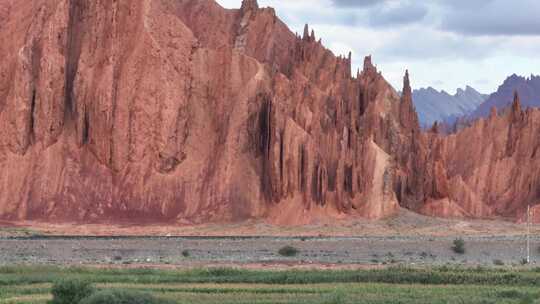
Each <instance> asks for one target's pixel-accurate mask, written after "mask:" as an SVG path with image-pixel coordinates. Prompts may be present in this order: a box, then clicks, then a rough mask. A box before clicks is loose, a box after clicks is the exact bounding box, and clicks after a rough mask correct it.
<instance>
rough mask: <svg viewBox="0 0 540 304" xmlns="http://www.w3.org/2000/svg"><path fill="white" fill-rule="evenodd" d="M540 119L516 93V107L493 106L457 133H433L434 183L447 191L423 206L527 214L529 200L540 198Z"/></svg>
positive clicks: (433, 211) (444, 212) (428, 210)
mask: <svg viewBox="0 0 540 304" xmlns="http://www.w3.org/2000/svg"><path fill="white" fill-rule="evenodd" d="M539 122H540V111H538V110H532V109H528V110H527V111H523V110H522V109H521V104H520V101H519V96H518V95H517V94H515V97H514V102H513V104H512V107H511V108H509V109H507V110H506V111H505V112H503V113H501V114H500V115H497V111H496V110H495V109H493V110H492V113H491V115H490V117H489V118H487V119H480V120H479V121H477V122H475V123H474V124H473V125H472V126H471V127H468V128H465V129H463V130H462V131H460V132H458V133H457V134H452V135H449V136H447V137H442V136H440V135H438V134H436V133H434V132H432V133H431V134H429V135H428V136H429V138H430V141H431V158H430V160H429V161H430V163H431V164H432V166H434V169H436V170H434V171H433V174H432V177H433V187H434V188H437V189H440V190H439V191H437V192H438V193H440V194H441V195H432V196H431V197H430V198H428V200H427V201H426V204H425V205H424V206H423V207H422V208H421V209H420V211H421V212H422V213H425V214H428V215H436V216H446V217H448V216H458V217H489V216H502V217H508V218H513V219H522V218H523V217H524V216H525V215H526V209H527V205H529V204H530V205H531V206H533V207H534V206H536V205H537V204H538V203H539V202H540V191H539V190H540V161H539V158H538V157H540V156H539V155H538V153H537V150H538V148H539V146H540V138H538V132H540V124H539ZM533 209H538V206H536V207H535V208H533ZM534 220H535V221H538V218H537V216H536V215H535V218H534Z"/></svg>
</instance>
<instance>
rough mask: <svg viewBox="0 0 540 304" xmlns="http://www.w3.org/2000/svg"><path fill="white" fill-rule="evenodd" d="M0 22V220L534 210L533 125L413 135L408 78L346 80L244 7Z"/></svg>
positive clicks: (63, 12)
mask: <svg viewBox="0 0 540 304" xmlns="http://www.w3.org/2000/svg"><path fill="white" fill-rule="evenodd" d="M0 16H1V17H2V18H0V56H1V57H0V58H2V60H1V61H0V170H1V171H0V172H1V174H0V218H2V219H10V220H23V219H34V220H45V221H83V222H93V221H113V222H119V221H133V222H138V223H141V222H169V221H170V222H176V223H186V224H189V223H201V222H207V221H227V222H230V221H240V220H245V219H250V218H264V219H267V220H268V221H270V222H272V223H277V224H303V223H308V222H311V221H314V220H317V219H319V218H345V217H354V216H361V217H365V218H371V219H378V218H383V217H386V216H390V215H393V214H395V213H396V212H397V211H398V209H399V208H400V207H404V208H408V209H411V210H413V211H419V212H422V213H426V214H430V215H436V216H471V217H484V216H494V215H503V216H513V217H515V216H519V215H518V213H519V211H520V210H522V209H523V206H525V204H526V203H527V202H534V201H535V199H536V197H537V193H536V189H537V188H534V187H535V185H536V182H537V179H536V176H537V175H536V174H535V172H537V171H534V170H533V169H534V168H536V167H534V166H530V165H527V164H526V163H521V161H523V157H524V156H523V155H524V154H526V153H528V152H527V151H531V148H527V147H528V145H529V144H531V140H534V138H533V137H534V136H533V134H535V133H534V131H535V130H536V129H535V128H536V125H537V124H535V123H534V121H538V120H537V119H536V120H535V117H536V116H537V114H535V113H536V112H534V113H532V112H531V113H532V114H520V115H521V116H520V118H519V119H518V118H515V119H516V121H518V120H519V122H515V123H514V120H509V119H508V118H506V116H497V117H495V118H493V119H490V120H489V121H480V122H479V123H478V125H475V126H473V127H471V128H469V129H466V130H464V131H463V132H461V133H459V134H457V135H452V136H450V137H442V136H441V135H438V134H437V132H436V130H434V131H433V132H431V133H422V132H421V131H420V128H419V124H418V119H417V115H416V112H415V110H414V107H413V103H412V93H411V88H410V84H409V75H408V73H406V74H405V77H404V87H403V94H402V96H401V97H400V96H399V95H398V94H397V93H396V91H395V90H394V89H393V88H392V87H391V86H390V85H389V84H388V83H387V82H386V81H385V79H384V78H383V77H382V76H381V74H380V73H379V72H378V71H377V69H376V67H375V66H374V65H373V64H372V62H371V57H366V59H365V62H364V68H363V70H362V71H361V72H360V71H359V72H358V73H357V74H356V76H355V77H351V55H350V54H349V55H348V56H347V57H336V56H335V55H334V54H332V53H331V52H330V51H329V50H327V49H326V48H325V47H324V46H323V45H322V44H321V42H320V40H317V38H316V36H315V33H314V32H313V30H311V31H310V30H309V27H308V26H307V25H306V28H305V30H304V33H303V34H302V35H301V36H300V35H297V34H294V33H292V32H291V31H290V30H289V29H288V28H287V26H286V25H285V24H284V23H283V22H282V21H280V20H279V19H278V18H277V17H276V14H275V12H274V10H273V9H271V8H259V6H258V4H257V1H255V0H244V1H243V4H242V7H241V8H240V9H236V10H227V9H223V8H222V7H220V6H219V5H218V4H217V3H215V2H214V1H213V0H141V1H135V0H133V1H128V0H126V1H109V0H95V1H89V0H35V1H16V0H0ZM520 113H521V112H520ZM527 113H529V112H527ZM516 115H517V114H516ZM471 136H476V137H477V138H481V139H482V141H481V143H482V144H481V145H471V144H470V142H468V138H469V137H471ZM477 142H478V141H477ZM478 143H480V142H478ZM499 144H500V145H503V146H504V147H502V146H499ZM508 146H509V147H510V148H508ZM472 149H477V150H474V151H472ZM527 149H528V150H527ZM488 150H489V151H491V152H489V153H492V154H490V157H489V158H487V159H488V160H489V162H487V160H486V157H485V153H488V152H486V151H488ZM520 151H521V152H520ZM534 151H536V150H534ZM471 152H475V153H483V157H477V158H471V157H470V154H467V153H471ZM503 152H504V153H503ZM522 154H523V155H522ZM474 155H476V154H474ZM529 157H532V158H531V159H528V160H529V161H534V157H536V153H534V156H531V155H529ZM522 169H523V170H524V169H527V172H528V173H524V172H522V171H521V170H522ZM489 170H502V171H500V174H499V175H494V174H493V172H486V171H489ZM508 170H511V172H513V174H512V178H509V177H506V176H503V175H505V174H508ZM533 171H534V172H533ZM497 176H499V177H497ZM527 185H530V186H529V187H533V188H534V189H533V188H531V189H533V190H531V191H530V192H528V193H521V192H520V191H523V189H524V187H526V186H527ZM501 186H508V187H513V188H512V189H504V188H500V187H501ZM494 190H496V191H495V192H493V191H494Z"/></svg>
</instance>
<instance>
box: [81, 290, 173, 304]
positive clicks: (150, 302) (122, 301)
mask: <svg viewBox="0 0 540 304" xmlns="http://www.w3.org/2000/svg"><path fill="white" fill-rule="evenodd" d="M74 303H76V302H74ZM170 303H171V302H169V301H166V300H162V299H158V298H155V297H154V296H152V295H151V294H147V293H142V292H137V291H130V290H121V289H113V290H102V291H99V292H96V293H93V294H92V295H91V296H89V297H87V298H85V299H83V300H82V301H81V302H79V304H170Z"/></svg>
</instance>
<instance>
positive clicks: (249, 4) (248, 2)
mask: <svg viewBox="0 0 540 304" xmlns="http://www.w3.org/2000/svg"><path fill="white" fill-rule="evenodd" d="M257 9H259V3H257V0H242V7H241V8H240V10H242V11H243V12H247V11H251V10H257Z"/></svg>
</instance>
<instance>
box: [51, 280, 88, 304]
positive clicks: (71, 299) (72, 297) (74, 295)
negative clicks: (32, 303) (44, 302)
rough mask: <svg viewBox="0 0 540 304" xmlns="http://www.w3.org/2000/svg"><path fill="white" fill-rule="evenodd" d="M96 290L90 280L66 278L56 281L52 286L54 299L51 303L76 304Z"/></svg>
mask: <svg viewBox="0 0 540 304" xmlns="http://www.w3.org/2000/svg"><path fill="white" fill-rule="evenodd" d="M93 292H94V288H93V287H92V285H90V283H89V282H86V281H81V280H75V279H65V280H62V281H58V282H56V283H54V285H53V287H52V291H51V293H52V295H53V299H52V300H51V301H50V302H49V303H50V304H74V303H79V302H80V301H81V300H82V299H84V298H86V297H88V296H89V295H91V294H92V293H93Z"/></svg>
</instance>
